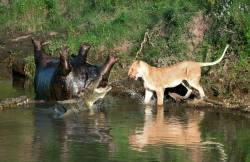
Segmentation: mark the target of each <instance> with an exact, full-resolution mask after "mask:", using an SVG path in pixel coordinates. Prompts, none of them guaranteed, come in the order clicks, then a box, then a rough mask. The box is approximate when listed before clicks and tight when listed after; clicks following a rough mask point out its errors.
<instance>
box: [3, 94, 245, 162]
mask: <svg viewBox="0 0 250 162" xmlns="http://www.w3.org/2000/svg"><path fill="white" fill-rule="evenodd" d="M109 97H110V99H108V100H107V98H108V96H107V97H106V98H105V99H106V100H105V102H104V105H105V109H101V111H94V112H91V111H88V110H84V111H81V112H79V113H72V114H68V115H66V116H64V117H63V118H59V119H56V118H54V117H53V112H54V111H53V109H52V110H51V109H49V107H51V106H52V105H47V104H46V105H45V104H43V105H35V106H30V108H29V109H11V110H6V111H1V112H0V161H1V162H2V161H3V162H5V161H6V162H9V161H10V162H11V161H18V162H27V161H29V162H33V161H34V162H37V161H51V162H59V161H60V162H61V161H65V162H66V161H70V162H78V161H86V162H92V161H98V162H108V161H116V162H138V161H141V162H152V161H160V162H171V161H173V162H191V161H194V162H195V161H202V162H221V161H229V162H235V161H249V160H250V152H249V150H250V140H249V139H250V127H249V124H250V119H249V118H244V117H242V116H240V115H233V114H232V113H227V112H220V111H219V112H217V111H215V110H213V109H211V110H209V111H208V109H204V110H205V111H204V110H196V109H194V108H187V107H184V106H183V107H182V106H180V105H175V104H172V105H171V104H168V105H167V106H168V107H166V108H165V112H164V110H163V109H156V108H151V107H146V108H145V107H144V105H140V104H138V102H137V100H133V99H131V98H125V97H123V98H119V97H112V96H109ZM71 109H74V107H73V108H71Z"/></svg>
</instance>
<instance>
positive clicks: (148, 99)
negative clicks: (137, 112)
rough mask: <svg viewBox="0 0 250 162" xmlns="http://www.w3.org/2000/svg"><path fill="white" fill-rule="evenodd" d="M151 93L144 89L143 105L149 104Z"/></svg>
mask: <svg viewBox="0 0 250 162" xmlns="http://www.w3.org/2000/svg"><path fill="white" fill-rule="evenodd" d="M152 95H153V92H152V91H150V90H149V89H145V98H144V103H145V104H149V103H150V99H151V98H152Z"/></svg>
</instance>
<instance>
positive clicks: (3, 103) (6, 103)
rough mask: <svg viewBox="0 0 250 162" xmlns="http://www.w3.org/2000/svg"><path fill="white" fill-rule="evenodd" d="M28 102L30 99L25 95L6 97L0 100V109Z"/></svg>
mask: <svg viewBox="0 0 250 162" xmlns="http://www.w3.org/2000/svg"><path fill="white" fill-rule="evenodd" d="M29 102H30V99H29V98H28V97H27V96H20V97H16V98H7V99H4V100H0V110H4V109H8V108H13V107H18V106H22V105H26V104H28V103H29Z"/></svg>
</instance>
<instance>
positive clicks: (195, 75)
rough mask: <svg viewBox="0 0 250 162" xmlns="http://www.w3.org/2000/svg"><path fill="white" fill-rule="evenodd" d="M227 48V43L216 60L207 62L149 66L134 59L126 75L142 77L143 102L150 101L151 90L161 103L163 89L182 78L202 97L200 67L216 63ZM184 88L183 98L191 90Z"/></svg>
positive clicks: (158, 102)
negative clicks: (160, 66)
mask: <svg viewBox="0 0 250 162" xmlns="http://www.w3.org/2000/svg"><path fill="white" fill-rule="evenodd" d="M227 48H228V45H227V46H226V48H225V49H224V52H223V54H222V56H221V57H220V58H219V59H218V60H216V61H214V62H208V63H201V62H195V61H183V62H179V63H177V64H175V65H172V66H168V67H162V68H157V67H153V66H150V65H149V64H147V63H146V62H144V61H140V60H136V61H134V62H133V64H132V65H131V67H130V69H129V72H128V75H129V77H131V78H135V79H137V78H139V77H141V78H142V79H143V81H144V87H145V99H144V102H145V103H146V104H148V103H149V102H150V99H151V97H152V95H153V91H155V92H156V95H157V105H163V98H164V89H165V88H170V87H176V86H177V85H179V84H181V83H182V81H183V80H186V81H187V82H188V83H189V85H190V86H191V87H193V88H195V89H197V90H198V91H199V93H200V96H201V98H203V97H205V93H204V91H203V88H202V87H201V85H200V78H201V67H203V66H212V65H215V64H218V63H219V62H220V61H221V60H222V59H223V57H224V55H225V53H226V50H227ZM183 85H184V84H183ZM184 86H185V85H184ZM185 87H186V86H185ZM186 88H187V89H188V92H187V94H186V95H185V98H188V97H189V95H190V94H191V92H192V90H191V89H189V88H188V87H186Z"/></svg>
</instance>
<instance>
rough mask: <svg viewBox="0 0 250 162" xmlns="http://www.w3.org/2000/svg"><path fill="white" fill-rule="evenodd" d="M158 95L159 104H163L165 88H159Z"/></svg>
mask: <svg viewBox="0 0 250 162" xmlns="http://www.w3.org/2000/svg"><path fill="white" fill-rule="evenodd" d="M156 95H157V105H158V106H163V99H164V89H157V90H156Z"/></svg>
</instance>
